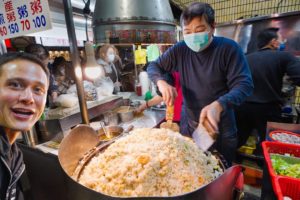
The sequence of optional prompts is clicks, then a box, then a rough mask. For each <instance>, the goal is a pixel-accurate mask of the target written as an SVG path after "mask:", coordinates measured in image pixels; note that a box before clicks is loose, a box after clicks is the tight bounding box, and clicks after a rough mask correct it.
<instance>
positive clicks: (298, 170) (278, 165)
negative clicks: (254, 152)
mask: <svg viewBox="0 0 300 200" xmlns="http://www.w3.org/2000/svg"><path fill="white" fill-rule="evenodd" d="M271 161H272V166H273V168H274V170H275V172H276V174H277V175H283V176H289V177H294V178H300V163H291V162H288V161H287V160H285V159H283V158H281V157H280V156H277V155H276V154H273V155H271Z"/></svg>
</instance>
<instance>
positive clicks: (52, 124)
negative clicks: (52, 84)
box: [45, 96, 123, 135]
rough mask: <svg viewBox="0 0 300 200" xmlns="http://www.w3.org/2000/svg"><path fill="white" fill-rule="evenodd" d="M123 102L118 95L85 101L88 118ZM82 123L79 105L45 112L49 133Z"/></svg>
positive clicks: (61, 131)
mask: <svg viewBox="0 0 300 200" xmlns="http://www.w3.org/2000/svg"><path fill="white" fill-rule="evenodd" d="M122 104H123V99H122V97H120V96H109V97H106V98H104V99H102V100H98V101H91V102H88V103H87V107H88V115H89V119H93V118H95V117H97V116H99V115H101V114H103V113H105V112H107V111H109V110H113V109H115V108H117V107H119V106H121V105H122ZM80 123H82V120H81V115H80V110H79V107H78V106H76V107H73V108H56V109H51V110H49V111H48V113H47V117H46V120H45V125H46V129H47V131H48V132H50V134H52V135H55V134H59V133H65V132H68V131H69V130H70V128H72V127H74V126H76V125H78V124H80Z"/></svg>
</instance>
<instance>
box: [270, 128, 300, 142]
mask: <svg viewBox="0 0 300 200" xmlns="http://www.w3.org/2000/svg"><path fill="white" fill-rule="evenodd" d="M278 133H285V134H288V135H294V136H296V137H299V138H300V134H299V133H293V132H290V131H285V130H275V131H271V132H270V133H269V137H270V139H271V141H275V142H282V141H279V140H276V139H274V138H273V135H274V134H278ZM282 143H285V142H282ZM289 144H290V143H289ZM297 145H299V144H297Z"/></svg>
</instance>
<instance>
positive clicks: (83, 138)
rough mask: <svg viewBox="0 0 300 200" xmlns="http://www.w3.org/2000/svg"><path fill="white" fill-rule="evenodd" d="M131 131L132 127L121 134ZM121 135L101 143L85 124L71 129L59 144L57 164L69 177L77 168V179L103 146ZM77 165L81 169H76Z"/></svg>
mask: <svg viewBox="0 0 300 200" xmlns="http://www.w3.org/2000/svg"><path fill="white" fill-rule="evenodd" d="M132 129H133V126H132V125H131V126H129V127H127V129H126V130H124V131H123V134H124V133H127V132H129V131H131V130H132ZM103 130H105V129H103ZM123 134H120V135H119V136H118V137H114V138H112V139H111V140H109V141H108V142H105V143H103V142H101V141H100V140H99V136H98V134H97V132H96V131H95V130H94V129H93V128H92V127H90V126H89V125H86V124H80V125H78V126H76V127H75V128H73V129H72V130H71V131H70V133H69V134H68V135H67V136H66V137H65V138H64V139H63V140H62V142H61V143H60V146H59V149H58V159H59V162H60V164H61V166H62V168H63V169H64V171H65V172H66V173H67V174H68V175H69V176H70V177H72V175H74V173H75V169H77V168H78V169H79V170H78V171H77V177H79V176H80V174H81V171H82V168H83V167H84V166H85V165H86V164H87V163H88V162H89V160H90V159H91V158H92V157H93V156H94V155H95V154H96V153H98V152H99V150H101V149H102V147H103V146H107V145H109V144H111V143H113V142H114V141H115V140H116V139H118V138H119V137H122V136H123ZM78 165H80V166H81V167H78Z"/></svg>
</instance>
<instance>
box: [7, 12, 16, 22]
mask: <svg viewBox="0 0 300 200" xmlns="http://www.w3.org/2000/svg"><path fill="white" fill-rule="evenodd" d="M6 18H7V20H8V22H14V21H16V16H15V13H14V12H8V13H6Z"/></svg>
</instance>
